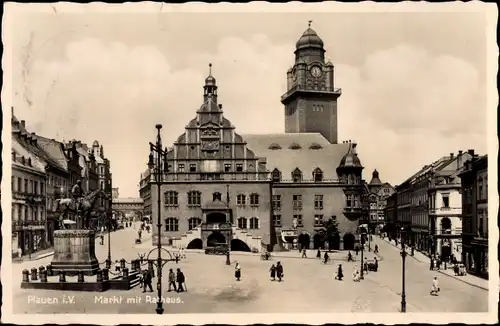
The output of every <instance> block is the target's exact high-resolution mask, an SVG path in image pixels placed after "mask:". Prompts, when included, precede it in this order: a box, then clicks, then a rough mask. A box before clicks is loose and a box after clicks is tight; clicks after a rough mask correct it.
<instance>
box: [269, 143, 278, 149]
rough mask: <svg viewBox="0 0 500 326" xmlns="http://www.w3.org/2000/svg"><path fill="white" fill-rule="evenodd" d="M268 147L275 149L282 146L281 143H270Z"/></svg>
mask: <svg viewBox="0 0 500 326" xmlns="http://www.w3.org/2000/svg"><path fill="white" fill-rule="evenodd" d="M268 149H270V150H272V151H275V150H278V149H281V146H280V145H279V144H276V143H272V144H271V145H269V147H268Z"/></svg>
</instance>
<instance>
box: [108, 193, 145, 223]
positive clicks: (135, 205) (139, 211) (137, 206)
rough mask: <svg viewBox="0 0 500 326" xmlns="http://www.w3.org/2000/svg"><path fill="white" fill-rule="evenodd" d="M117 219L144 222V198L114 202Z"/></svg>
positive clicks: (118, 199)
mask: <svg viewBox="0 0 500 326" xmlns="http://www.w3.org/2000/svg"><path fill="white" fill-rule="evenodd" d="M112 205H113V206H112V210H113V213H114V214H115V217H121V218H126V219H128V220H131V221H134V220H136V219H139V220H142V215H143V212H144V200H143V199H142V198H128V197H127V198H115V199H113V202H112Z"/></svg>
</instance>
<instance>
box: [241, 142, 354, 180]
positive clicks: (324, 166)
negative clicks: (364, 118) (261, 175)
mask: <svg viewBox="0 0 500 326" xmlns="http://www.w3.org/2000/svg"><path fill="white" fill-rule="evenodd" d="M242 137H243V139H244V140H245V141H246V142H247V146H248V149H250V150H252V151H253V152H254V153H255V155H256V156H258V157H262V158H266V159H267V169H268V170H269V171H273V170H274V169H278V170H279V171H280V172H281V175H282V179H283V180H287V179H291V178H292V172H293V171H294V170H295V169H296V168H299V169H300V171H301V172H302V175H303V180H304V181H306V180H312V179H313V171H314V170H315V169H316V168H318V167H319V168H320V169H321V171H322V172H323V178H324V180H325V181H328V180H337V179H338V176H337V171H336V168H337V166H339V164H340V162H341V160H342V158H343V157H344V156H345V155H346V154H347V153H348V152H349V147H350V144H351V143H342V144H332V143H330V142H329V141H328V140H327V139H326V138H325V137H323V136H322V135H321V134H320V133H289V134H286V133H285V134H244V135H242Z"/></svg>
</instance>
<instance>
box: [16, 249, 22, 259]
mask: <svg viewBox="0 0 500 326" xmlns="http://www.w3.org/2000/svg"><path fill="white" fill-rule="evenodd" d="M22 256H23V249H21V248H17V257H18V258H19V259H20V258H21V257H22Z"/></svg>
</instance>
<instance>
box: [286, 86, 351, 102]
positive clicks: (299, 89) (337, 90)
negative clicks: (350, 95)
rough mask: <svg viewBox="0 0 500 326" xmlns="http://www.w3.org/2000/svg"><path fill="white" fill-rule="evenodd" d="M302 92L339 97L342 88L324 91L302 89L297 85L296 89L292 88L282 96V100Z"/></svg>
mask: <svg viewBox="0 0 500 326" xmlns="http://www.w3.org/2000/svg"><path fill="white" fill-rule="evenodd" d="M300 91H307V92H314V93H318V94H337V95H339V96H340V95H341V94H342V89H341V88H333V87H325V88H324V89H317V88H316V89H315V88H309V87H302V86H300V85H295V86H294V87H292V88H290V89H289V90H288V91H287V92H286V93H285V94H283V95H282V96H281V100H282V101H283V100H284V99H286V98H287V97H289V96H290V95H291V94H293V93H294V92H300Z"/></svg>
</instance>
